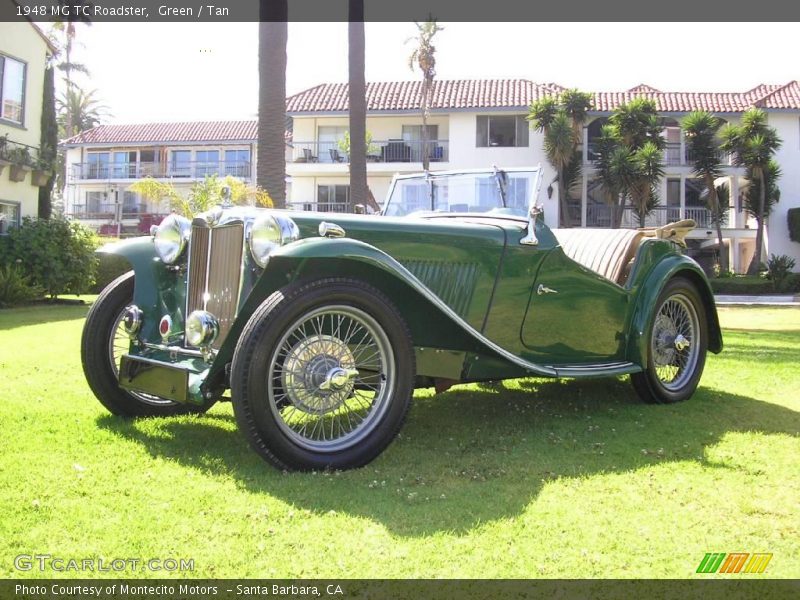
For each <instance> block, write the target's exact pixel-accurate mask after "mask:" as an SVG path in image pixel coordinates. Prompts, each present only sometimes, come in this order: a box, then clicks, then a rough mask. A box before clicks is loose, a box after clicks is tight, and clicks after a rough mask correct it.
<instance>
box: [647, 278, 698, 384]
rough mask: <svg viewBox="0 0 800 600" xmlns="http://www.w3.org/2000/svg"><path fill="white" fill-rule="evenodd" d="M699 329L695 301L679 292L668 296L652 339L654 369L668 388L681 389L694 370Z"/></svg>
mask: <svg viewBox="0 0 800 600" xmlns="http://www.w3.org/2000/svg"><path fill="white" fill-rule="evenodd" d="M698 332H699V324H698V318H697V311H696V310H695V307H694V305H693V304H692V302H691V301H690V300H689V299H688V298H687V297H686V296H685V295H683V294H680V293H677V294H675V295H673V296H670V297H669V298H667V300H666V301H665V302H664V303H663V304H662V305H661V307H660V308H659V310H658V314H657V315H656V318H655V322H654V324H653V335H652V336H651V339H650V351H651V353H652V357H653V366H654V368H655V373H656V376H657V377H658V379H659V381H660V382H661V385H663V386H664V388H666V389H667V390H670V391H673V390H677V389H680V388H681V387H683V386H684V385H685V384H686V382H687V381H688V380H689V379H690V378H691V377H692V375H693V374H694V369H695V366H696V365H697V358H698V355H699V348H698V344H697V343H696V342H697V337H698Z"/></svg>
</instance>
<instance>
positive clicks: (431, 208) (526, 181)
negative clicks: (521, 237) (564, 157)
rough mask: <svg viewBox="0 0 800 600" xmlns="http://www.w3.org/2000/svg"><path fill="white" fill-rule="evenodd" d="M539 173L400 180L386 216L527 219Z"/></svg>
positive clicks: (485, 173) (431, 175)
mask: <svg viewBox="0 0 800 600" xmlns="http://www.w3.org/2000/svg"><path fill="white" fill-rule="evenodd" d="M538 176H539V171H538V170H537V169H533V170H525V171H480V172H471V173H429V174H427V175H425V174H424V173H423V174H420V175H415V176H413V177H398V178H397V179H396V180H395V183H394V186H393V187H392V190H391V193H390V195H389V198H387V200H386V205H385V207H384V211H383V214H384V215H387V216H392V217H401V216H415V215H420V216H422V215H425V214H430V213H478V214H495V215H512V216H519V217H523V218H524V217H526V216H527V214H528V206H530V203H531V200H532V197H533V195H534V194H535V193H536V192H537V184H538V181H537V179H538Z"/></svg>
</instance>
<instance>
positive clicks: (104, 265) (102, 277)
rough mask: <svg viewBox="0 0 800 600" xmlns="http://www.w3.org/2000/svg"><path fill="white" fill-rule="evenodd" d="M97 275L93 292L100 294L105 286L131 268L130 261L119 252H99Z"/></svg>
mask: <svg viewBox="0 0 800 600" xmlns="http://www.w3.org/2000/svg"><path fill="white" fill-rule="evenodd" d="M97 261H98V262H97V277H95V283H94V288H92V292H93V293H95V294H99V293H100V292H102V291H103V290H104V289H105V287H106V286H107V285H108V284H109V283H111V282H112V281H114V280H115V279H116V278H117V277H119V276H120V275H124V274H125V273H127V272H128V271H130V270H131V265H130V263H129V262H128V261H127V260H126V259H125V258H123V257H122V256H119V255H117V254H107V253H105V252H99V253H98V254H97Z"/></svg>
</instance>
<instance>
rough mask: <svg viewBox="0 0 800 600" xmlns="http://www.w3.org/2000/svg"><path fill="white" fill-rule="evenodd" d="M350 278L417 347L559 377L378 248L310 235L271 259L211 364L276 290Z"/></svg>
mask: <svg viewBox="0 0 800 600" xmlns="http://www.w3.org/2000/svg"><path fill="white" fill-rule="evenodd" d="M325 277H348V278H353V279H358V280H361V281H364V282H366V283H368V284H369V285H371V286H373V287H375V288H377V289H378V290H380V291H381V292H382V293H384V294H385V295H386V296H387V297H388V298H389V299H391V301H392V302H393V303H394V304H395V305H396V306H397V307H398V308H399V309H400V312H401V314H402V315H403V318H404V319H405V321H406V323H407V325H408V327H409V329H410V331H411V337H412V340H413V344H414V346H415V347H417V348H431V349H441V350H445V351H447V350H450V351H459V352H467V353H475V354H479V355H483V356H488V357H492V358H499V359H500V360H501V361H505V362H508V363H511V365H512V366H513V368H515V369H517V370H518V372H519V373H518V374H519V376H523V375H526V374H529V375H534V374H535V375H543V376H555V375H556V373H555V371H554V370H553V369H552V368H550V367H545V366H541V365H535V364H532V363H528V362H526V361H524V360H522V359H520V358H519V357H517V356H516V355H512V354H510V353H508V352H506V351H505V350H504V349H502V348H500V347H499V346H497V345H496V344H494V343H493V342H491V341H490V340H488V339H487V338H485V337H484V336H483V335H481V334H480V333H479V332H478V331H476V330H475V329H473V328H472V327H471V326H470V325H469V324H467V323H466V322H465V321H464V320H463V319H462V318H461V317H460V316H458V315H457V314H456V313H455V312H454V311H453V310H452V309H450V308H449V307H448V306H447V305H445V304H444V303H443V302H442V301H441V300H440V299H438V298H437V297H436V296H434V295H433V294H432V292H430V290H428V289H427V288H426V287H425V286H424V285H423V284H422V283H421V282H420V281H419V280H418V279H417V278H416V277H414V275H413V274H412V273H410V272H409V271H408V270H407V269H406V268H405V267H403V265H401V264H400V263H399V262H397V261H396V260H395V259H393V258H392V257H391V256H389V255H388V254H386V253H385V252H383V251H381V250H379V249H378V248H375V247H374V246H372V245H370V244H367V243H364V242H361V241H358V240H353V239H347V238H323V237H319V238H306V239H303V240H299V241H297V242H294V243H292V244H288V245H286V246H283V247H282V248H280V249H279V250H277V251H276V252H274V253H273V254H272V255H270V257H269V261H268V263H267V266H266V268H265V269H264V272H263V273H262V275H261V277H260V278H259V279H258V281H257V282H256V284H255V286H254V287H253V289H252V291H251V292H250V294H249V296H248V297H247V299H246V301H245V302H244V303H243V304H242V305H241V306H240V308H239V314H238V315H237V317H236V321H235V322H234V323H233V325H232V327H231V330H230V332H229V333H228V336H227V338H226V340H225V342H223V344H222V346H221V347H220V350H219V353H218V354H217V357H216V359H215V361H214V364H213V365H212V367H211V374H210V376H219V374H220V372H223V371H224V368H225V366H226V365H227V364H229V363H230V362H231V360H232V358H233V352H234V350H235V347H236V343H237V340H238V339H239V335H240V334H241V331H242V329H243V328H244V325H245V324H246V323H247V321H248V320H249V319H250V317H251V316H252V314H253V313H254V312H255V310H256V309H257V308H258V307H259V306H260V305H261V303H262V302H264V300H266V299H267V298H268V297H269V296H270V295H271V294H272V293H274V292H276V291H278V290H280V289H281V288H282V287H284V286H285V285H287V284H289V283H292V282H294V281H300V280H312V279H319V278H325Z"/></svg>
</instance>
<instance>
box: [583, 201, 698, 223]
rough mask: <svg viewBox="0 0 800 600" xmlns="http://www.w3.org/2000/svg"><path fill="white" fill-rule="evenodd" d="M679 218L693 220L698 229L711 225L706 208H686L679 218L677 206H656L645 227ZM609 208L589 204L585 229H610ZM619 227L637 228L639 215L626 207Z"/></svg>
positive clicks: (610, 213) (611, 221) (610, 214)
mask: <svg viewBox="0 0 800 600" xmlns="http://www.w3.org/2000/svg"><path fill="white" fill-rule="evenodd" d="M681 218H685V219H694V221H695V222H696V223H697V226H698V227H709V226H710V225H711V219H710V213H709V211H708V209H707V208H702V207H695V206H692V207H690V206H687V207H686V208H685V209H684V216H683V217H681V209H680V207H678V206H657V207H656V208H655V209H654V210H653V212H651V213H650V214H649V215H647V217H646V218H645V222H644V225H645V227H663V226H664V225H667V224H668V223H674V222H675V221H680V220H681ZM612 223H613V220H612V212H611V207H610V206H606V205H604V204H589V205H587V206H586V226H587V227H612ZM620 227H623V228H626V229H636V228H638V227H639V215H638V214H637V213H636V211H635V210H634V209H633V207H632V206H626V207H625V209H624V210H623V212H622V222H621V223H620Z"/></svg>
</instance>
